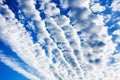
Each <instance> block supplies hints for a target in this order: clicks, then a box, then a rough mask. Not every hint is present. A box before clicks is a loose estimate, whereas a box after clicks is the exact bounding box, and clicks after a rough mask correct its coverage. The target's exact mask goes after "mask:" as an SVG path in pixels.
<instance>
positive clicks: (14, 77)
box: [0, 62, 29, 80]
mask: <svg viewBox="0 0 120 80" xmlns="http://www.w3.org/2000/svg"><path fill="white" fill-rule="evenodd" d="M18 79H19V80H29V79H28V78H26V77H25V76H24V75H22V74H20V73H18V72H16V71H14V70H13V69H11V68H10V67H9V66H6V65H5V64H4V63H1V62H0V80H18Z"/></svg>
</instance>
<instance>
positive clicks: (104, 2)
mask: <svg viewBox="0 0 120 80" xmlns="http://www.w3.org/2000/svg"><path fill="white" fill-rule="evenodd" d="M112 1H113V0H99V3H100V5H102V6H107V5H108V6H110V5H111V3H112Z"/></svg>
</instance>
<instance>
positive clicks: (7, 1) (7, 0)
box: [3, 0, 19, 19]
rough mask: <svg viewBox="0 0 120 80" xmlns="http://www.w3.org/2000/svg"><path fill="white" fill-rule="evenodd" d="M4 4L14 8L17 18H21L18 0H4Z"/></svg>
mask: <svg viewBox="0 0 120 80" xmlns="http://www.w3.org/2000/svg"><path fill="white" fill-rule="evenodd" d="M3 2H4V4H7V5H8V7H9V8H10V9H11V10H12V12H13V13H14V14H15V17H16V18H17V19H19V17H18V16H19V15H18V10H19V7H18V3H17V1H16V0H4V1H3Z"/></svg>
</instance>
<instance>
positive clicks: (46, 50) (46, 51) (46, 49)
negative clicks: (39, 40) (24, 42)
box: [42, 45, 49, 56]
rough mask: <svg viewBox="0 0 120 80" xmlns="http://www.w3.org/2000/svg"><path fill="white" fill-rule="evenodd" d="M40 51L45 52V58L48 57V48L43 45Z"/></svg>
mask: <svg viewBox="0 0 120 80" xmlns="http://www.w3.org/2000/svg"><path fill="white" fill-rule="evenodd" d="M42 49H44V50H45V54H46V56H49V52H48V48H47V47H46V46H45V45H43V46H42Z"/></svg>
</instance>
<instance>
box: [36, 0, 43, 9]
mask: <svg viewBox="0 0 120 80" xmlns="http://www.w3.org/2000/svg"><path fill="white" fill-rule="evenodd" d="M41 1H42V0H36V4H35V8H36V9H39V8H40V6H41Z"/></svg>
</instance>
